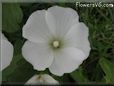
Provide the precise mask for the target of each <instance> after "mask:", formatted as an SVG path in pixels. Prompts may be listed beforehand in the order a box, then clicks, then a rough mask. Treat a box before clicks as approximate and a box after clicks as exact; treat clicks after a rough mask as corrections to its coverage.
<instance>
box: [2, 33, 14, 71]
mask: <svg viewBox="0 0 114 86" xmlns="http://www.w3.org/2000/svg"><path fill="white" fill-rule="evenodd" d="M1 57H2V58H1V70H3V69H5V68H6V67H7V66H9V64H10V62H11V60H12V58H13V46H12V44H11V43H10V42H9V41H8V40H7V39H6V37H5V36H4V35H3V34H2V39H1Z"/></svg>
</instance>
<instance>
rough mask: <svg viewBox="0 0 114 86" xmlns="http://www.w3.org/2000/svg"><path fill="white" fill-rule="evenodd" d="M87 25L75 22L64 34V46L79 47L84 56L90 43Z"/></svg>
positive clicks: (87, 52)
mask: <svg viewBox="0 0 114 86" xmlns="http://www.w3.org/2000/svg"><path fill="white" fill-rule="evenodd" d="M88 35H89V31H88V27H87V26H86V25H85V24H84V23H78V24H75V25H74V26H73V27H72V28H71V29H70V30H69V32H68V33H67V34H66V36H65V40H64V41H65V43H67V44H66V46H71V47H76V48H79V49H81V50H82V51H83V52H84V53H85V55H86V57H85V59H86V58H87V57H88V55H89V52H90V43H89V40H88Z"/></svg>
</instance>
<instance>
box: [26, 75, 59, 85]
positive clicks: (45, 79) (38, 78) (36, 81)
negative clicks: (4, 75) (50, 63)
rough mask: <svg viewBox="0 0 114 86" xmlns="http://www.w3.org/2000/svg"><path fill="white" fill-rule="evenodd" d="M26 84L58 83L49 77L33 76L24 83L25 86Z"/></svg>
mask: <svg viewBox="0 0 114 86" xmlns="http://www.w3.org/2000/svg"><path fill="white" fill-rule="evenodd" d="M27 84H59V83H58V81H56V80H55V79H54V78H52V77H51V76H50V75H48V74H42V75H34V76H33V77H32V78H30V79H29V80H28V81H27V82H26V85H27Z"/></svg>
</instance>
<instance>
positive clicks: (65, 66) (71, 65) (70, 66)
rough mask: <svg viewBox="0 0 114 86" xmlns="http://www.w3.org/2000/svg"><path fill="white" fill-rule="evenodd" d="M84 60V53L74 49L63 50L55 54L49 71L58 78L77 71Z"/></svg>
mask: <svg viewBox="0 0 114 86" xmlns="http://www.w3.org/2000/svg"><path fill="white" fill-rule="evenodd" d="M84 58H85V55H84V53H83V52H82V51H81V50H79V49H76V48H71V47H69V48H64V49H62V50H60V51H59V52H55V58H54V61H53V63H52V65H51V66H50V67H49V70H50V71H51V72H52V73H53V74H55V75H58V76H62V75H63V74H64V73H70V72H72V71H74V70H75V69H77V68H78V67H79V65H80V64H81V63H82V62H83V60H84Z"/></svg>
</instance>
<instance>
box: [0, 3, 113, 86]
mask: <svg viewBox="0 0 114 86" xmlns="http://www.w3.org/2000/svg"><path fill="white" fill-rule="evenodd" d="M54 5H59V6H63V7H71V8H73V9H74V10H76V11H77V12H78V14H79V16H80V22H84V23H85V24H86V25H87V26H88V27H89V34H90V35H89V40H90V43H91V48H92V49H91V52H90V55H89V57H88V59H87V60H85V61H84V62H83V64H82V65H80V67H79V68H78V69H77V70H75V71H74V72H72V73H70V74H64V75H63V76H62V77H58V76H55V75H53V74H51V73H50V72H49V70H48V69H46V70H45V71H43V72H42V73H48V74H50V75H52V76H53V77H54V78H55V79H57V80H58V81H59V82H60V83H78V84H96V83H97V84H98V83H101V84H102V83H103V84H114V63H113V61H114V59H113V47H114V46H113V45H112V39H113V33H112V31H113V30H112V25H113V24H114V21H113V20H112V18H113V14H114V13H113V10H114V8H102V7H101V8H99V7H96V8H92V7H91V8H90V7H89V8H84V7H76V6H75V3H2V26H3V27H2V31H3V33H4V34H5V36H6V37H7V38H8V40H9V41H10V42H11V43H12V44H13V45H14V56H13V60H12V62H11V64H10V66H8V67H7V68H6V69H4V70H3V71H2V74H3V76H2V82H3V83H4V84H5V83H6V84H7V83H22V84H24V83H25V82H26V81H27V80H28V79H30V78H31V77H32V76H33V75H34V74H38V73H40V71H36V70H34V69H33V67H32V65H31V64H30V63H28V62H27V61H26V60H25V59H24V58H23V56H22V54H21V48H22V46H23V44H24V42H25V41H26V39H24V38H23V37H22V27H23V25H24V24H25V23H26V21H27V19H28V17H29V16H30V14H31V13H32V12H34V11H36V10H41V9H47V8H49V7H51V6H54ZM6 53H7V52H6Z"/></svg>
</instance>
